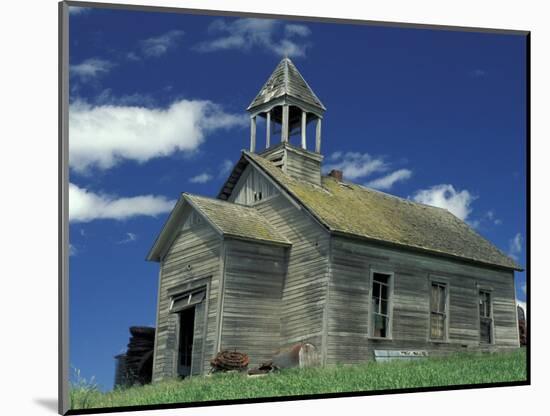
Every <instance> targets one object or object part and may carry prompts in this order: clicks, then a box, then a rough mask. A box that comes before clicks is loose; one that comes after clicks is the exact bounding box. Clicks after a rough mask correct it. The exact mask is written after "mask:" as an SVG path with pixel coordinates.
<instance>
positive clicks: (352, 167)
mask: <svg viewBox="0 0 550 416" xmlns="http://www.w3.org/2000/svg"><path fill="white" fill-rule="evenodd" d="M329 159H330V160H331V162H332V163H329V164H327V165H325V166H324V167H323V171H325V172H330V171H331V170H332V169H336V170H341V171H342V172H343V174H344V179H350V180H353V179H357V178H363V177H366V176H368V175H371V174H373V173H377V172H384V171H386V170H388V166H387V164H386V163H385V162H384V161H383V160H382V159H381V158H373V157H372V156H371V155H369V154H368V153H363V154H361V153H357V152H347V153H342V152H335V153H333V154H332V155H331V156H330V158H329Z"/></svg>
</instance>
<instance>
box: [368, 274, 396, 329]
mask: <svg viewBox="0 0 550 416" xmlns="http://www.w3.org/2000/svg"><path fill="white" fill-rule="evenodd" d="M391 277H392V275H391V274H384V273H373V274H372V290H371V316H372V318H371V328H372V330H371V336H373V337H378V338H388V337H389V336H390V329H391V328H390V326H391V321H390V318H391V314H390V292H391V290H390V283H391Z"/></svg>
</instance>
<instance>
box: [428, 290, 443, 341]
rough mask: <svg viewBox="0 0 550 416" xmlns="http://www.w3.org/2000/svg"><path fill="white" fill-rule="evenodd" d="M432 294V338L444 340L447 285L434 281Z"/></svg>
mask: <svg viewBox="0 0 550 416" xmlns="http://www.w3.org/2000/svg"><path fill="white" fill-rule="evenodd" d="M430 295H431V299H430V311H431V313H430V338H431V339H436V340H444V339H445V337H446V319H447V286H446V285H445V284H442V283H436V282H433V283H432V286H431V291H430Z"/></svg>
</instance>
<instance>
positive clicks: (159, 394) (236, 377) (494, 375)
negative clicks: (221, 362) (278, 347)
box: [71, 349, 527, 409]
mask: <svg viewBox="0 0 550 416" xmlns="http://www.w3.org/2000/svg"><path fill="white" fill-rule="evenodd" d="M526 377H527V374H526V357H525V350H524V349H522V350H518V351H515V352H511V353H500V354H472V353H462V354H456V355H453V356H447V357H441V358H435V357H433V358H429V359H425V360H417V361H414V362H413V361H400V362H396V361H393V362H390V363H375V362H368V363H365V364H361V365H354V366H333V367H325V368H308V369H302V370H300V369H289V370H284V371H280V372H278V373H271V374H268V375H266V376H263V377H247V376H246V375H244V374H234V373H233V374H215V375H212V376H207V377H192V378H189V379H185V380H179V379H173V380H167V381H163V382H161V383H155V384H150V385H145V386H135V387H130V388H125V389H115V390H114V391H111V392H107V393H102V392H100V391H99V390H98V389H97V388H95V387H94V386H93V385H90V384H86V383H80V384H78V385H74V386H73V387H72V389H71V403H72V406H71V408H72V409H87V408H88V409H89V408H103V407H113V406H117V407H118V406H136V405H153V404H163V403H182V402H200V401H208V400H230V399H248V398H261V397H276V396H293V395H305V394H308V395H309V394H320V393H338V392H357V391H369V390H386V389H403V388H414V387H436V386H452V385H460V384H482V383H495V382H510V381H523V380H525V379H526Z"/></svg>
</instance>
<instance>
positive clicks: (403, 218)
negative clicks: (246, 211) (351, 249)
mask: <svg viewBox="0 0 550 416" xmlns="http://www.w3.org/2000/svg"><path fill="white" fill-rule="evenodd" d="M246 161H248V162H249V163H252V164H253V165H255V166H256V167H257V168H259V169H260V170H261V171H263V172H264V173H266V174H267V176H268V177H269V178H271V179H272V180H273V181H274V182H275V183H276V184H277V186H278V187H280V188H282V189H284V190H285V191H286V192H287V193H288V194H289V195H290V197H291V198H292V199H293V200H294V201H296V202H297V203H299V204H300V205H302V206H303V207H304V208H306V210H307V211H309V213H311V214H312V215H313V216H314V217H315V218H316V219H317V220H318V221H319V222H320V223H321V224H323V225H324V226H325V227H326V228H328V230H329V231H330V232H332V233H335V234H342V235H347V236H357V237H360V238H365V239H368V240H371V241H374V242H380V243H386V244H388V243H389V244H392V245H395V246H398V247H406V248H410V249H414V250H419V251H425V252H430V253H433V254H439V255H443V256H446V257H452V258H459V259H463V260H467V261H471V262H475V263H481V264H484V265H490V266H498V267H502V268H506V269H514V270H519V271H521V270H523V269H522V267H521V266H519V265H518V264H517V263H516V262H515V261H513V260H512V259H511V258H510V257H508V256H507V255H506V254H504V253H503V252H501V251H500V250H499V249H498V248H497V247H495V246H494V245H493V244H492V243H491V242H489V241H488V240H486V239H485V238H483V237H482V236H481V235H479V234H478V233H477V232H475V231H474V230H473V229H472V228H471V227H470V226H469V225H468V224H466V223H465V222H464V221H462V220H460V219H459V218H457V217H456V216H454V215H453V214H451V213H450V212H449V211H447V210H446V209H442V208H437V207H434V206H430V205H424V204H420V203H416V202H413V201H410V200H408V199H403V198H399V197H397V196H394V195H390V194H386V193H384V192H380V191H377V190H374V189H370V188H367V187H364V186H361V185H357V184H354V183H351V182H339V181H337V180H336V179H335V178H333V177H330V176H324V177H323V178H322V183H321V186H319V185H315V184H312V183H311V182H307V181H303V180H300V179H297V178H293V177H291V176H289V175H287V174H285V173H284V172H283V171H282V170H281V169H280V168H278V167H277V166H276V165H275V164H274V163H273V162H271V161H269V160H267V159H265V158H263V157H261V156H259V155H256V154H254V153H250V152H247V151H243V157H242V158H241V161H239V164H238V165H237V166H238V167H239V168H240V169H242V165H243V162H245V163H246ZM230 179H231V178H230ZM224 190H225V189H222V191H221V193H222V192H224ZM221 193H220V195H221ZM219 197H220V196H219ZM226 198H227V196H226Z"/></svg>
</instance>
